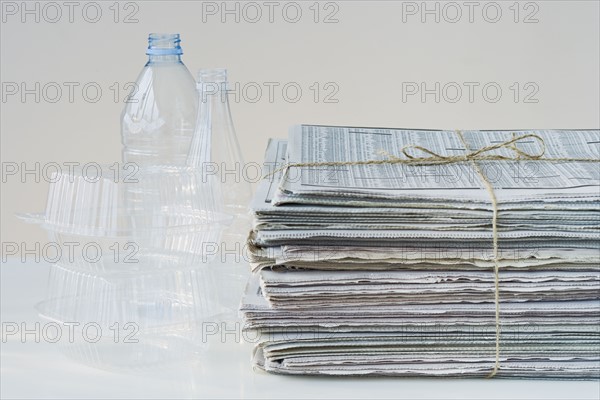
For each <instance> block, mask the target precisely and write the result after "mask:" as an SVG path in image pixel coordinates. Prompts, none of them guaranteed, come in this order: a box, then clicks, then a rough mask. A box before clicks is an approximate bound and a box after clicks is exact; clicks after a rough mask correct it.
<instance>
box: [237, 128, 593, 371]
mask: <svg viewBox="0 0 600 400" xmlns="http://www.w3.org/2000/svg"><path fill="white" fill-rule="evenodd" d="M480 149H487V151H484V152H481V153H478V150H480ZM465 155H470V156H469V157H467V158H464V159H463V158H461V157H464V156H465ZM406 159H411V160H415V162H393V161H394V160H406ZM419 160H420V161H419ZM373 161H375V162H373ZM379 161H381V162H379ZM599 161H600V131H598V130H569V131H548V130H542V131H462V132H457V131H425V130H403V129H382V128H352V127H330V126H308V125H303V126H297V127H294V128H292V130H291V131H290V135H289V139H288V140H287V141H286V140H276V139H272V140H271V141H270V142H269V145H268V148H267V152H266V160H265V167H266V170H267V172H268V174H267V177H266V178H265V179H264V180H263V181H262V182H261V184H260V186H259V189H258V191H257V194H256V197H255V199H254V202H253V205H252V208H253V212H254V217H255V218H254V230H253V232H252V234H251V236H250V238H249V249H250V254H251V257H252V265H253V270H254V272H255V273H254V275H253V278H252V279H251V281H250V283H249V285H248V288H247V292H246V295H245V298H244V300H243V304H242V312H243V313H244V316H245V321H246V329H248V330H250V331H252V332H254V333H255V336H252V337H254V338H256V351H255V354H254V363H255V364H256V366H258V367H260V368H263V369H265V370H267V371H270V372H277V373H285V374H323V375H365V374H381V375H399V376H487V375H489V374H490V373H491V372H495V376H498V377H543V378H554V377H559V378H598V377H599V376H600V162H599ZM494 215H496V216H497V219H496V220H494V218H493V217H494ZM495 231H497V242H496V243H497V247H495V246H494V240H493V239H494V232H495ZM494 249H496V254H497V258H495V252H494ZM496 272H497V273H496ZM497 289H498V297H496V290H497ZM497 309H498V310H499V313H498V314H497V313H496V311H497ZM497 328H499V331H497ZM497 350H498V352H497Z"/></svg>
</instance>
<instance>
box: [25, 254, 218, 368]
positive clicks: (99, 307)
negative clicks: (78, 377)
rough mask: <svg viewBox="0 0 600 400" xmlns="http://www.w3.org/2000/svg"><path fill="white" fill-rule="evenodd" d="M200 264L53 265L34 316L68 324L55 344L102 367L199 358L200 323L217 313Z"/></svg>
mask: <svg viewBox="0 0 600 400" xmlns="http://www.w3.org/2000/svg"><path fill="white" fill-rule="evenodd" d="M215 295H216V293H215V288H214V284H213V280H212V278H211V275H210V273H209V272H208V270H207V269H206V268H203V267H202V266H199V267H186V268H177V267H176V266H174V267H173V268H166V269H163V270H153V271H146V272H144V271H136V273H135V274H132V273H131V271H128V270H122V271H117V270H115V271H111V272H89V271H82V270H81V269H79V268H77V267H73V266H68V265H67V266H65V265H58V264H54V265H52V266H51V271H50V278H49V283H48V294H47V297H46V300H45V301H43V302H42V303H40V304H38V306H37V308H38V311H39V312H40V315H41V316H42V317H43V318H44V319H46V320H48V321H52V322H53V323H56V324H59V326H61V327H63V329H62V331H63V332H66V331H67V330H66V329H65V328H64V327H69V330H70V333H69V336H70V337H69V338H68V340H67V338H66V337H65V338H61V340H60V342H59V344H60V345H61V349H62V350H63V352H64V353H65V354H67V355H68V356H69V357H71V358H74V359H75V360H77V361H79V362H82V363H85V364H88V365H91V366H95V367H100V368H105V369H120V368H125V369H131V368H144V367H155V366H161V365H163V364H165V363H168V362H172V361H182V360H185V359H189V358H190V357H194V356H197V355H198V354H199V353H201V352H202V351H203V350H205V349H206V347H207V340H206V337H205V336H206V335H205V331H206V330H205V329H204V328H205V326H207V325H206V324H214V322H213V321H215V320H218V314H219V312H220V311H221V310H220V309H219V306H218V304H217V302H216V300H215V298H216V297H215Z"/></svg>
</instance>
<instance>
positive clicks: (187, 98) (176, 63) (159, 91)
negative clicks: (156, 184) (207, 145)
mask: <svg viewBox="0 0 600 400" xmlns="http://www.w3.org/2000/svg"><path fill="white" fill-rule="evenodd" d="M179 42H180V39H179V34H162V33H151V34H150V35H149V37H148V50H147V51H146V54H148V62H147V63H146V65H145V66H144V69H143V70H142V72H141V73H140V75H139V77H138V79H137V81H136V87H135V91H134V92H135V93H133V94H132V95H131V96H130V98H129V99H128V100H127V105H126V106H125V109H124V110H123V113H122V115H121V140H122V142H123V161H124V162H133V163H136V164H138V166H148V165H157V164H170V165H185V164H186V159H187V154H188V151H189V147H190V143H191V139H192V136H193V134H194V127H195V125H196V112H197V108H198V95H197V91H196V87H195V85H196V82H195V80H194V77H193V76H192V74H191V73H190V71H189V70H188V69H187V68H186V66H185V65H184V64H183V62H182V61H181V54H183V51H182V49H181V47H180V46H179Z"/></svg>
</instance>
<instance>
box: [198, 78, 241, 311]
mask: <svg viewBox="0 0 600 400" xmlns="http://www.w3.org/2000/svg"><path fill="white" fill-rule="evenodd" d="M198 94H199V96H198V101H199V103H198V117H197V118H198V122H197V124H196V131H195V132H194V138H193V140H192V145H191V147H190V153H189V159H188V165H189V166H191V167H195V168H199V169H201V171H202V175H203V176H204V178H205V179H207V180H211V181H212V184H214V185H216V186H217V187H216V188H215V193H216V192H218V193H219V201H221V202H222V205H223V208H222V210H223V212H224V213H226V214H227V215H228V216H229V217H230V218H231V221H232V222H231V223H230V224H229V226H227V227H226V228H225V229H224V231H223V235H222V237H221V242H220V243H219V250H220V251H219V255H218V259H217V260H215V262H213V263H212V264H211V265H210V268H212V270H213V272H214V280H215V283H216V284H217V285H218V287H219V294H218V300H219V303H220V305H221V306H222V308H223V314H222V318H224V319H225V320H229V319H231V320H236V319H237V315H238V307H239V304H240V299H241V296H242V293H243V292H244V287H245V286H246V283H247V282H248V277H249V276H250V267H249V266H248V264H247V263H245V262H244V258H243V255H244V252H243V249H244V245H245V243H246V239H247V237H248V233H249V231H250V216H249V214H248V205H249V203H250V199H251V197H252V185H251V184H250V182H249V180H248V177H247V176H245V172H246V165H245V163H244V158H243V157H242V152H241V149H240V145H239V143H238V140H237V136H236V133H235V128H234V125H233V120H232V118H231V111H230V108H229V100H228V98H227V71H226V70H225V69H210V70H200V72H199V74H198Z"/></svg>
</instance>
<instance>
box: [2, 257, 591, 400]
mask: <svg viewBox="0 0 600 400" xmlns="http://www.w3.org/2000/svg"><path fill="white" fill-rule="evenodd" d="M0 272H1V283H2V292H1V300H2V303H1V319H2V322H3V323H5V322H17V323H21V322H26V323H28V324H29V323H35V321H40V319H39V317H38V316H37V313H36V311H35V309H34V305H35V304H36V303H38V302H39V301H41V300H43V299H44V296H45V287H46V280H47V276H48V265H45V264H22V263H20V262H19V260H17V261H16V262H11V261H10V260H9V262H7V263H5V264H2V266H1V267H0ZM251 351H252V346H251V345H250V344H246V343H245V344H239V343H235V339H234V338H232V340H230V341H228V342H226V343H225V344H219V345H215V346H214V347H213V348H212V349H211V350H209V351H208V352H207V353H206V354H205V355H204V356H203V357H202V358H200V359H197V360H194V361H192V362H191V363H187V364H182V365H178V366H173V367H171V368H170V369H169V370H168V371H145V372H127V373H116V372H110V371H104V370H100V369H95V368H91V367H87V366H85V365H82V364H79V363H77V362H75V361H72V360H70V359H68V358H67V357H66V356H64V355H63V354H62V353H60V352H59V350H58V348H57V346H56V345H53V344H51V343H35V342H34V341H26V342H25V343H22V341H21V340H20V338H18V337H17V338H16V339H15V338H14V337H12V336H11V337H9V338H8V340H7V341H6V342H5V343H1V376H0V379H1V381H0V388H1V393H0V394H1V397H2V398H3V399H4V398H239V397H243V398H260V399H268V398H278V399H283V398H291V399H295V398H407V399H413V398H418V399H443V398H460V399H483V398H489V399H508V398H518V399H566V398H573V399H599V398H600V381H543V380H501V379H495V380H494V379H492V380H489V379H488V380H486V379H468V380H467V379H406V378H360V379H356V378H319V377H289V376H278V375H270V374H266V373H264V372H255V371H253V370H252V368H251V364H250V354H251Z"/></svg>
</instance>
